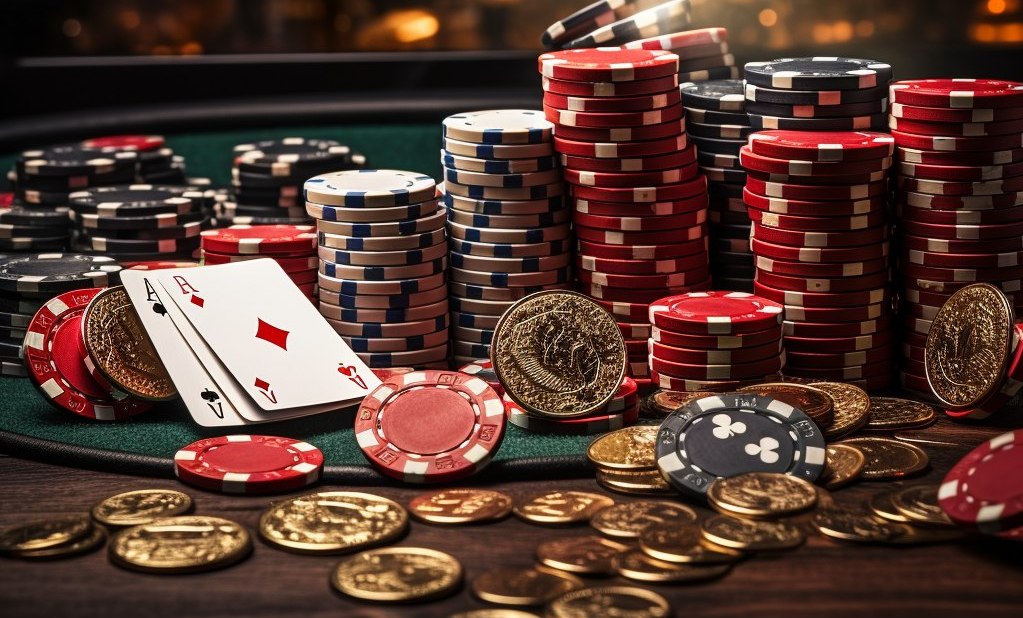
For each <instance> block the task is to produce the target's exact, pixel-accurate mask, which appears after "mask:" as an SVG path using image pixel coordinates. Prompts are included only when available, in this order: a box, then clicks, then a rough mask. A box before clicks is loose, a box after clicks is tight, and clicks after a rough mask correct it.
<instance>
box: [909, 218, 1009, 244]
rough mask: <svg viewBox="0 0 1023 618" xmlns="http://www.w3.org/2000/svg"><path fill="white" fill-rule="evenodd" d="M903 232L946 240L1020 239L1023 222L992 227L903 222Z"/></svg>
mask: <svg viewBox="0 0 1023 618" xmlns="http://www.w3.org/2000/svg"><path fill="white" fill-rule="evenodd" d="M902 230H903V231H904V232H905V233H907V234H910V235H913V236H923V237H925V238H943V239H946V240H995V239H1000V238H1018V237H1019V236H1021V235H1023V221H1016V222H1013V223H993V224H990V225H939V224H931V223H920V222H917V221H911V220H907V221H903V222H902Z"/></svg>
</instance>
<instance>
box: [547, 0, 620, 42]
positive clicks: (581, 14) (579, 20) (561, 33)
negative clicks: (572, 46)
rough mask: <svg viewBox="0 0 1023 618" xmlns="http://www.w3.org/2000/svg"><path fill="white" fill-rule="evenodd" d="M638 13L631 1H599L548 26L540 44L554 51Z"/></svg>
mask: <svg viewBox="0 0 1023 618" xmlns="http://www.w3.org/2000/svg"><path fill="white" fill-rule="evenodd" d="M635 11H636V8H635V5H634V4H633V3H632V2H631V1H630V0H597V1H596V2H594V3H593V4H588V5H586V6H584V7H583V8H581V9H579V10H578V11H576V12H574V13H572V14H571V15H568V16H567V17H563V18H561V19H559V20H558V21H556V22H554V23H553V24H551V25H550V26H548V28H547V30H545V31H544V32H543V34H541V35H540V43H541V44H542V45H543V46H544V47H546V48H548V49H553V48H555V47H558V46H559V45H561V44H562V43H565V42H567V41H569V40H571V39H572V38H574V37H576V36H578V35H580V34H586V33H587V32H592V31H594V30H596V29H597V28H599V27H601V26H603V25H605V24H609V23H611V22H614V21H617V20H619V19H621V18H622V17H625V16H627V15H631V14H632V13H634V12H635Z"/></svg>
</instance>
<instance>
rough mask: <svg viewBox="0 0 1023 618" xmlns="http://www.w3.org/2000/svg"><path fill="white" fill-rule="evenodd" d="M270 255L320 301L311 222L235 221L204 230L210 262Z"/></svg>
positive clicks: (206, 261) (204, 251)
mask: <svg viewBox="0 0 1023 618" xmlns="http://www.w3.org/2000/svg"><path fill="white" fill-rule="evenodd" d="M260 258H270V259H272V260H274V261H275V262H277V264H278V265H279V266H280V267H281V269H282V270H283V271H284V272H285V273H287V275H288V278H289V279H291V281H292V282H293V283H294V284H295V286H296V287H298V289H299V290H301V291H302V294H304V295H305V296H307V297H308V298H309V300H311V301H313V303H316V274H317V268H318V267H319V260H318V258H317V257H316V230H315V229H314V228H313V227H312V226H311V225H233V226H231V227H228V228H222V229H216V230H206V231H204V232H203V233H202V260H203V263H204V264H206V265H209V266H213V265H217V264H230V263H232V262H244V261H247V260H258V259H260Z"/></svg>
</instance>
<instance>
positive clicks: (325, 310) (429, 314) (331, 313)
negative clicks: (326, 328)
mask: <svg viewBox="0 0 1023 618" xmlns="http://www.w3.org/2000/svg"><path fill="white" fill-rule="evenodd" d="M448 308H449V305H448V302H447V300H442V301H438V302H436V303H433V304H430V305H424V306H414V307H394V308H389V309H353V308H347V307H339V306H336V305H330V304H328V303H326V302H321V303H320V313H322V314H323V315H324V316H325V317H328V318H330V319H332V320H337V321H339V322H380V323H385V322H386V323H392V322H416V321H419V320H428V319H432V318H435V317H437V316H440V315H443V314H445V313H447V312H448Z"/></svg>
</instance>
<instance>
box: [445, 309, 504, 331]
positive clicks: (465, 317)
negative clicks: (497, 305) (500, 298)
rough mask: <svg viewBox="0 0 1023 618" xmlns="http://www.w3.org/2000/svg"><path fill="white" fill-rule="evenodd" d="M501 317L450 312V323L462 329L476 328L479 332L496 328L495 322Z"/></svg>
mask: <svg viewBox="0 0 1023 618" xmlns="http://www.w3.org/2000/svg"><path fill="white" fill-rule="evenodd" d="M500 319H501V316H497V315H474V314H472V313H462V312H461V311H452V312H451V323H452V324H453V325H454V326H460V327H462V328H478V329H480V330H493V329H494V328H497V322H498V321H499V320H500Z"/></svg>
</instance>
